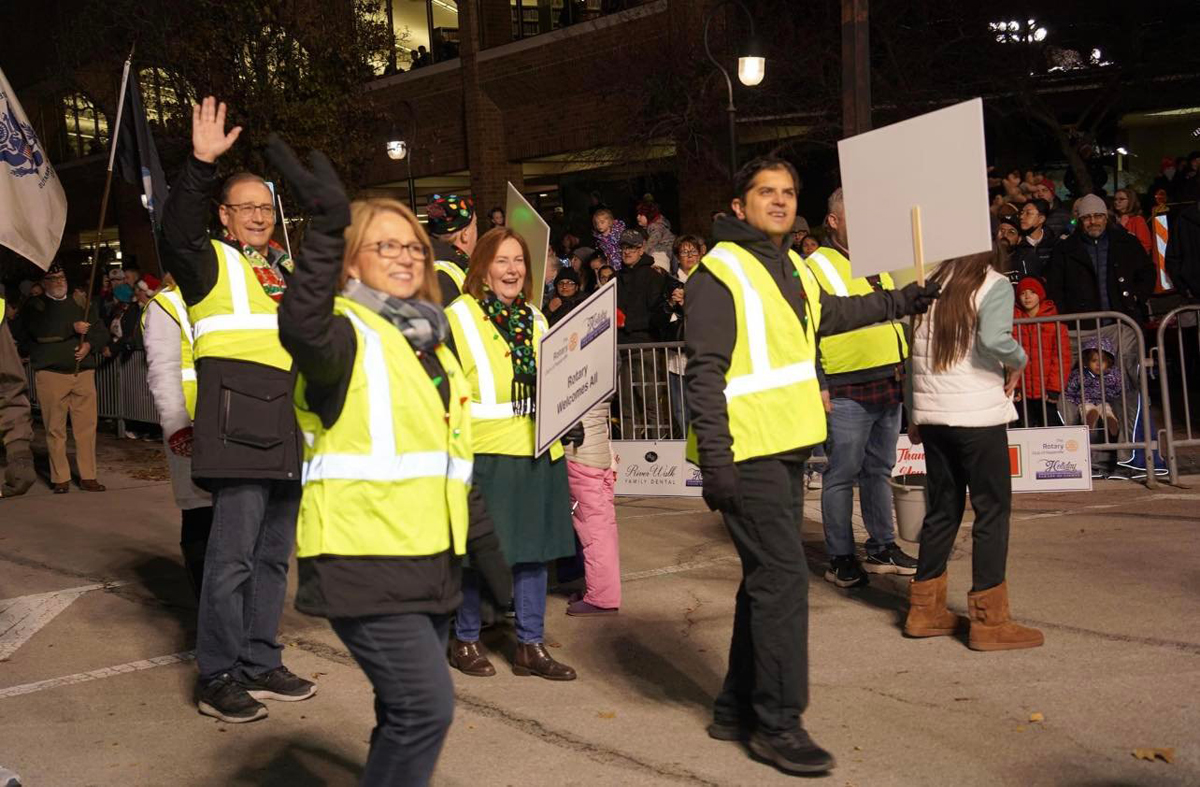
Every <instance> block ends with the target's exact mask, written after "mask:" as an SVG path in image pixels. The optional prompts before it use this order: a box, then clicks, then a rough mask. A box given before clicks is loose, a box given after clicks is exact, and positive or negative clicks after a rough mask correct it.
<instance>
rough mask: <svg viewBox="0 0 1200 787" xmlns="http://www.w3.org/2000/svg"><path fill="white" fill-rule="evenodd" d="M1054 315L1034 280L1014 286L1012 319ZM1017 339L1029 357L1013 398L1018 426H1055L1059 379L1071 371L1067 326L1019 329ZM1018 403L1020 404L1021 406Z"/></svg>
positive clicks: (1040, 325) (1042, 288)
mask: <svg viewBox="0 0 1200 787" xmlns="http://www.w3.org/2000/svg"><path fill="white" fill-rule="evenodd" d="M1056 314H1058V308H1057V307H1055V305H1054V301H1052V300H1049V299H1047V298H1046V287H1045V285H1043V284H1042V280H1041V279H1039V278H1037V277H1036V276H1026V277H1024V278H1022V279H1021V280H1020V281H1019V282H1017V305H1016V307H1015V308H1014V309H1013V317H1014V318H1015V319H1022V318H1028V317H1049V316H1053V315H1056ZM1016 327H1017V331H1016V333H1017V339H1018V341H1020V342H1021V347H1022V348H1023V349H1024V350H1025V355H1027V356H1028V357H1029V363H1028V364H1027V365H1026V366H1025V374H1024V375H1023V377H1022V381H1021V387H1019V388H1018V389H1017V390H1016V392H1015V393H1014V394H1013V401H1014V402H1015V403H1016V405H1017V415H1018V419H1017V421H1018V423H1019V424H1020V425H1021V426H1056V425H1057V414H1058V399H1059V395H1060V394H1061V393H1062V386H1063V378H1064V377H1065V375H1066V370H1067V369H1070V368H1071V345H1070V337H1069V336H1068V334H1067V326H1065V325H1063V324H1061V323H1052V322H1044V323H1034V324H1033V325H1019V326H1016ZM1022 400H1024V403H1023V404H1022Z"/></svg>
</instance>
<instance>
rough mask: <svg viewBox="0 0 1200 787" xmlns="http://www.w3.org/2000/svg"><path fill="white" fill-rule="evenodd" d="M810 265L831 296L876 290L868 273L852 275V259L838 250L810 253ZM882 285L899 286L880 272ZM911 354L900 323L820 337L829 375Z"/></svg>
mask: <svg viewBox="0 0 1200 787" xmlns="http://www.w3.org/2000/svg"><path fill="white" fill-rule="evenodd" d="M807 262H808V268H809V270H811V271H812V273H813V276H815V277H816V279H817V282H818V283H819V284H820V285H821V289H823V290H825V292H827V293H829V294H830V295H839V296H842V297H845V296H847V295H870V294H871V293H872V292H874V288H872V287H871V282H869V281H867V279H866V277H865V276H859V277H857V278H851V276H850V260H848V259H846V257H845V256H844V255H843V254H842V253H841V252H839V251H838V250H837V249H831V248H829V247H826V246H822V247H821V248H819V249H817V250H816V251H814V252H813V253H812V254H810V255H809V256H808V260H807ZM879 284H880V286H881V287H882V288H883V289H885V290H894V289H896V285H895V283H893V282H892V277H891V276H890V275H888V274H887V273H881V274H879ZM907 357H908V340H907V339H905V338H904V326H903V325H901V324H900V323H896V322H892V323H883V324H880V325H870V326H868V327H866V328H859V329H858V330H854V331H847V332H846V333H838V334H834V335H833V336H825V337H823V338H822V339H821V363H822V364H823V365H824V367H825V373H826V374H845V373H846V372H857V371H860V370H862V369H874V368H876V367H879V366H888V365H889V364H899V363H903V362H904V359H905V358H907Z"/></svg>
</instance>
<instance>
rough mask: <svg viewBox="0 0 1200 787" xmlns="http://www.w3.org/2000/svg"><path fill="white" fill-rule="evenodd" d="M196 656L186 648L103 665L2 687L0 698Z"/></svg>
mask: <svg viewBox="0 0 1200 787" xmlns="http://www.w3.org/2000/svg"><path fill="white" fill-rule="evenodd" d="M194 658H196V653H195V651H192V650H185V651H181V652H179V653H171V654H170V655H167V656H155V657H154V658H152V659H142V660H141V661H128V662H126V663H124V664H118V665H116V666H115V667H101V668H100V669H94V670H89V671H88V672H76V673H75V674H74V675H64V676H62V677H61V678H50V679H49V680H39V681H37V682H36V683H23V684H21V685H20V686H9V687H8V688H6V689H0V700H2V699H7V698H8V697H19V696H21V695H22V694H33V693H34V692H35V691H43V690H45V689H56V688H58V687H59V686H71V685H74V684H76V683H87V682H88V681H93V680H100V679H101V678H111V677H112V676H113V675H124V674H125V673H127V672H140V671H142V670H148V669H154V668H155V667H165V666H167V665H168V664H184V663H186V662H189V661H192V660H193V659H194Z"/></svg>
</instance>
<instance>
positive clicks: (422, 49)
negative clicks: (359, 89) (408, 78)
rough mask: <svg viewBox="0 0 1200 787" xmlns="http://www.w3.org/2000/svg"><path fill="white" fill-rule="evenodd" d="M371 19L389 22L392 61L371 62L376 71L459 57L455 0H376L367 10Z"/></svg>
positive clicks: (396, 70) (381, 72)
mask: <svg viewBox="0 0 1200 787" xmlns="http://www.w3.org/2000/svg"><path fill="white" fill-rule="evenodd" d="M368 18H369V20H370V21H372V22H380V23H383V24H385V25H390V26H391V35H392V37H393V38H394V40H395V56H394V62H391V58H389V57H386V56H385V57H384V58H382V60H381V61H379V62H374V63H372V65H373V66H374V67H375V73H376V74H379V75H388V74H393V73H399V72H402V71H412V70H413V69H415V68H423V67H424V66H429V65H433V64H434V63H442V62H445V61H447V60H453V59H454V58H456V57H458V43H459V38H458V3H457V2H456V0H379V2H378V3H377V5H375V6H373V7H372V9H371V11H370V12H369V14H368Z"/></svg>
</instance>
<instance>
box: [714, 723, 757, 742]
mask: <svg viewBox="0 0 1200 787" xmlns="http://www.w3.org/2000/svg"><path fill="white" fill-rule="evenodd" d="M707 729H708V737H710V738H712V739H713V740H718V741H747V740H750V733H751V732H753V728H752V727H751V725H749V724H746V723H744V722H740V721H713V723H712V724H709V725H708V727H707Z"/></svg>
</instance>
